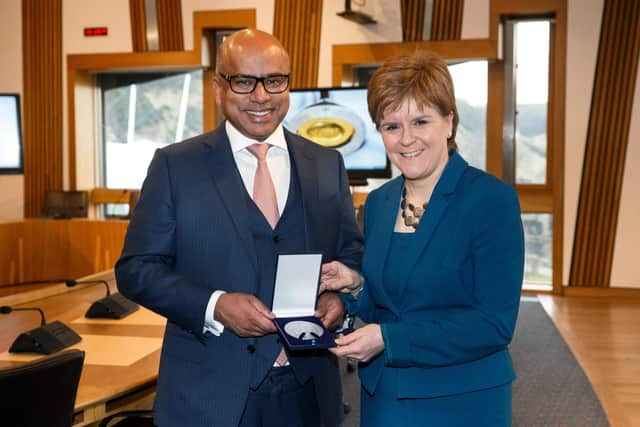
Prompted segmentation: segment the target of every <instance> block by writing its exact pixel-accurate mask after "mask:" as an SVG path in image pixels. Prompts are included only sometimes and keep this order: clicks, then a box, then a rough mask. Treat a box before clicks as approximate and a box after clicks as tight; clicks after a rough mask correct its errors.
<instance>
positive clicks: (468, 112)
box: [449, 61, 487, 170]
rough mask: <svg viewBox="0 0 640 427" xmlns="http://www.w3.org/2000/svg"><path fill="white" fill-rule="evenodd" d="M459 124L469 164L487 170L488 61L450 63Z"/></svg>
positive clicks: (458, 139)
mask: <svg viewBox="0 0 640 427" xmlns="http://www.w3.org/2000/svg"><path fill="white" fill-rule="evenodd" d="M449 72H450V73H451V77H452V78H453V86H454V89H455V92H456V106H457V107H458V115H459V116H460V123H459V124H458V130H457V133H456V142H457V143H458V150H459V151H460V154H461V155H462V157H464V159H465V160H466V161H467V162H469V164H470V165H472V166H475V167H477V168H478V169H482V170H486V164H487V154H486V153H487V61H468V62H462V63H458V64H450V65H449Z"/></svg>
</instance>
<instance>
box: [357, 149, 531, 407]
mask: <svg viewBox="0 0 640 427" xmlns="http://www.w3.org/2000/svg"><path fill="white" fill-rule="evenodd" d="M403 185H404V179H403V177H399V178H396V179H394V180H392V181H390V182H388V183H387V184H386V185H384V186H383V187H381V188H380V189H378V190H376V191H374V192H372V193H371V194H370V195H369V197H368V199H367V202H366V205H365V216H364V218H365V254H364V258H363V265H362V268H363V275H364V277H365V287H364V290H363V292H362V293H361V295H360V298H359V299H358V301H357V303H356V302H352V304H351V307H350V310H351V311H354V312H356V313H357V314H358V316H360V317H361V318H362V319H363V320H364V321H365V322H367V323H378V324H381V330H382V335H383V339H384V343H385V347H386V348H385V350H384V351H383V352H382V353H381V354H380V355H378V356H377V357H376V358H374V359H373V360H371V361H370V362H369V363H367V364H361V366H360V379H361V383H362V386H363V387H364V389H365V390H366V391H367V392H369V393H371V394H372V393H375V391H376V385H377V384H378V381H379V379H380V376H381V374H382V370H384V369H393V370H396V372H395V374H396V375H397V389H396V390H395V391H394V392H395V394H396V395H397V397H398V398H429V397H437V396H446V395H453V394H458V393H464V392H469V391H474V390H480V389H484V388H489V387H493V386H497V385H501V384H506V383H509V382H511V381H512V380H513V379H514V377H515V375H514V371H513V367H512V363H511V358H510V356H509V352H508V350H507V345H508V344H509V342H510V341H511V337H512V335H513V331H514V328H515V324H516V317H517V314H518V306H519V299H520V289H521V285H522V275H523V263H524V243H523V242H524V239H523V231H522V222H521V219H520V207H519V204H518V197H517V195H516V192H515V191H514V190H513V188H512V187H510V186H508V185H506V184H505V183H503V182H502V181H500V180H498V179H496V178H495V177H493V176H491V175H489V174H487V173H484V172H482V171H480V170H478V169H476V168H473V167H470V166H469V165H468V164H467V162H466V161H464V160H463V159H462V157H460V156H459V155H458V154H457V153H456V152H452V153H451V154H450V158H449V162H448V163H447V166H446V167H445V170H444V172H443V174H442V176H441V177H440V180H439V182H438V184H437V185H436V187H435V189H434V191H433V194H432V196H431V200H430V201H429V205H428V207H427V210H426V213H425V215H424V216H423V217H422V222H421V223H420V225H419V227H418V229H417V230H416V234H415V237H416V238H415V246H414V247H413V248H412V250H410V251H408V253H407V254H406V256H407V257H408V260H407V263H406V265H410V266H412V267H411V268H408V269H406V270H403V271H397V272H396V274H397V275H399V276H400V277H399V279H400V282H401V283H403V287H402V288H401V290H400V291H399V292H396V295H398V294H399V296H396V297H394V298H391V297H390V296H389V295H388V294H387V292H385V287H384V284H383V272H384V268H385V260H386V257H387V254H388V250H389V244H390V240H391V237H392V233H393V229H394V225H395V222H396V216H397V214H398V208H399V205H400V195H401V192H402V188H403Z"/></svg>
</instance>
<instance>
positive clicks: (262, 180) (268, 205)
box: [247, 144, 288, 366]
mask: <svg viewBox="0 0 640 427" xmlns="http://www.w3.org/2000/svg"><path fill="white" fill-rule="evenodd" d="M269 148H271V145H270V144H252V145H249V146H248V147H247V150H249V152H250V153H251V154H253V155H254V156H255V157H256V159H258V168H257V169H256V176H255V177H254V178H253V202H254V203H255V204H256V206H258V209H260V211H261V212H262V215H264V217H265V218H266V219H267V222H268V223H269V225H271V228H276V224H277V223H278V220H279V219H280V213H279V212H278V199H277V197H276V188H275V187H274V185H273V180H272V179H271V173H270V172H269V165H268V164H267V151H269ZM287 362H288V358H287V353H285V351H284V348H283V349H281V350H280V354H278V358H277V359H276V363H277V364H278V365H279V366H285V365H286V364H287Z"/></svg>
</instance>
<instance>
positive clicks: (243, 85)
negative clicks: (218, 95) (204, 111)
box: [218, 72, 289, 95]
mask: <svg viewBox="0 0 640 427" xmlns="http://www.w3.org/2000/svg"><path fill="white" fill-rule="evenodd" d="M218 74H219V75H220V77H222V78H223V79H225V80H226V81H228V82H229V87H230V88H231V90H232V91H233V92H235V93H238V94H241V95H247V94H249V93H252V92H253V91H254V90H256V87H258V83H262V87H264V90H266V91H267V93H272V94H275V93H282V92H284V91H285V90H287V88H288V87H289V74H273V75H271V76H266V77H256V76H245V75H244V74H234V75H232V76H230V75H228V74H224V73H220V72H218Z"/></svg>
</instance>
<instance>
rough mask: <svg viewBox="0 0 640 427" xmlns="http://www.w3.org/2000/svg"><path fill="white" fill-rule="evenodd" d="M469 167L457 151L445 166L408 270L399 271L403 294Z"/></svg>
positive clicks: (451, 155) (420, 227) (409, 258)
mask: <svg viewBox="0 0 640 427" xmlns="http://www.w3.org/2000/svg"><path fill="white" fill-rule="evenodd" d="M467 166H468V164H467V162H466V161H464V159H462V157H460V156H459V155H458V154H457V153H456V152H455V151H452V152H451V153H450V155H449V162H448V163H447V165H446V166H445V169H444V171H443V172H442V175H441V176H440V179H439V180H438V183H437V184H436V188H435V189H434V190H433V194H432V195H431V199H430V200H429V205H428V206H427V210H426V211H425V213H424V216H423V217H422V220H421V221H420V225H419V226H418V229H417V230H416V236H415V237H416V239H415V246H414V247H413V248H412V249H413V250H412V251H411V252H410V253H408V254H407V260H406V261H407V264H406V265H407V268H405V269H402V270H400V271H398V275H399V279H400V281H399V283H402V284H403V285H402V286H403V288H402V289H401V291H400V293H401V294H402V291H404V288H405V287H406V286H407V284H408V281H409V276H410V275H411V273H412V272H413V270H414V268H415V264H416V263H417V261H418V258H419V257H420V256H421V255H422V253H423V252H424V250H425V248H426V247H427V245H428V244H429V242H430V241H431V238H432V237H433V234H434V233H435V231H436V229H437V228H438V224H439V223H440V220H441V219H442V216H443V215H444V214H445V212H446V210H447V206H448V205H449V203H450V200H451V196H452V195H453V193H454V192H455V189H456V186H457V184H458V181H459V180H460V177H461V176H462V174H463V173H464V170H465V169H466V168H467Z"/></svg>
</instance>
